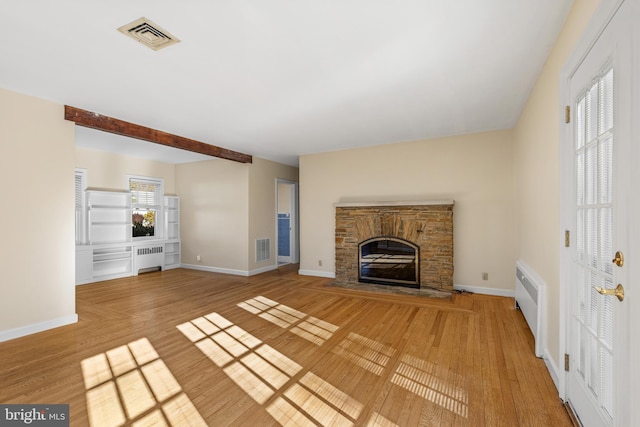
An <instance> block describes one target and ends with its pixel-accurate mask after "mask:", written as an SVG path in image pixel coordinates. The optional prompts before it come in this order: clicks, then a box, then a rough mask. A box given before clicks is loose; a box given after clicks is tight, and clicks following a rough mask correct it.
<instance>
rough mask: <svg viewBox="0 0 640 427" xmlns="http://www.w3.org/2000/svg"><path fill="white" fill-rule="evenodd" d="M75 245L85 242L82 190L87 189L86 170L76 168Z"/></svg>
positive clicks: (84, 210)
mask: <svg viewBox="0 0 640 427" xmlns="http://www.w3.org/2000/svg"><path fill="white" fill-rule="evenodd" d="M75 187H76V245H81V244H83V243H86V231H85V230H86V229H87V227H86V215H85V212H86V209H85V197H84V194H85V193H84V191H85V190H86V189H87V170H86V169H80V168H76V174H75Z"/></svg>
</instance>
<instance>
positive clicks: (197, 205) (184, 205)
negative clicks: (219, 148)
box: [176, 159, 251, 273]
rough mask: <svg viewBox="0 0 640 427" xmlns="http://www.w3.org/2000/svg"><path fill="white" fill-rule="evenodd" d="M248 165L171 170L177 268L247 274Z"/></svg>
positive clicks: (223, 162) (214, 163) (199, 165)
mask: <svg viewBox="0 0 640 427" xmlns="http://www.w3.org/2000/svg"><path fill="white" fill-rule="evenodd" d="M250 166H251V165H248V164H242V163H237V162H232V161H228V160H222V159H220V160H217V159H216V160H206V161H203V162H196V163H186V164H181V165H176V193H177V194H178V195H179V196H180V233H181V239H182V263H183V264H188V265H193V266H198V267H203V268H206V267H211V268H218V269H221V270H230V272H236V273H239V272H244V271H247V269H248V268H249V263H248V260H247V253H248V248H247V242H248V230H249V173H248V168H249V167H250ZM197 255H200V257H201V260H200V261H197V259H196V257H197Z"/></svg>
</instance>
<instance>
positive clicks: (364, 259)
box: [358, 237, 420, 288]
mask: <svg viewBox="0 0 640 427" xmlns="http://www.w3.org/2000/svg"><path fill="white" fill-rule="evenodd" d="M358 249H359V254H360V255H359V262H358V264H359V274H358V281H359V282H364V283H377V284H384V285H397V286H406V287H410V288H419V287H420V271H419V265H420V264H419V262H418V260H419V259H420V256H419V255H420V248H419V247H418V246H417V245H415V244H413V243H411V242H409V241H406V240H403V239H399V238H396V237H374V238H371V239H367V240H365V241H363V242H361V243H360V244H359V245H358Z"/></svg>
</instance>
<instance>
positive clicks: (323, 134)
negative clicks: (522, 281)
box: [0, 0, 572, 165]
mask: <svg viewBox="0 0 640 427" xmlns="http://www.w3.org/2000/svg"><path fill="white" fill-rule="evenodd" d="M571 4H572V0H482V1H478V0H396V1H389V0H384V1H383V0H350V1H344V0H340V1H337V0H322V1H319V0H315V1H314V0H307V1H291V0H288V1H285V0H266V1H265V0H236V1H221V0H184V1H175V0H136V1H132V0H110V1H95V0H94V1H89V0H85V1H79V0H56V1H51V0H2V13H0V40H2V42H0V87H3V88H6V89H11V90H15V91H17V92H21V93H26V94H31V95H34V96H37V97H40V98H45V99H49V100H53V101H55V102H58V103H61V104H66V105H70V106H73V107H78V108H82V109H85V110H90V111H94V112H97V113H100V114H104V115H107V116H111V117H115V118H118V119H121V120H126V121H129V122H133V123H137V124H140V125H143V126H147V127H151V128H155V129H159V130H163V131H166V132H170V133H174V134H177V135H180V136H183V137H187V138H191V139H195V140H199V141H202V142H205V143H209V144H213V145H217V146H220V147H225V148H229V149H232V150H235V151H240V152H243V153H246V154H251V155H254V156H258V157H262V158H266V159H270V160H275V161H279V162H282V163H286V164H291V165H297V162H298V156H299V155H302V154H309V153H317V152H325V151H333V150H339V149H345V148H352V147H362V146H370V145H379V144H386V143H393V142H401V141H411V140H419V139H424V138H431V137H438V136H447V135H456V134H463V133H471V132H480V131H486V130H495V129H506V128H511V127H513V126H514V125H515V122H516V120H517V118H518V116H519V115H520V113H521V111H522V108H523V106H524V103H525V102H526V100H527V98H528V95H529V93H530V91H531V89H532V87H533V84H534V82H535V80H536V78H537V76H538V74H539V72H540V70H541V68H542V66H543V64H544V61H545V59H546V57H547V55H548V53H549V50H550V48H551V46H552V45H553V43H554V41H555V38H556V36H557V34H558V31H559V29H560V28H561V26H562V24H563V22H564V19H565V17H566V14H567V13H568V10H569V8H570V6H571ZM143 16H144V17H146V18H148V19H150V20H151V21H153V22H154V23H156V24H157V25H159V26H161V27H163V28H164V29H166V30H168V31H169V32H171V33H172V34H174V35H175V36H176V37H178V38H179V39H180V40H181V42H180V43H178V44H176V45H174V46H170V47H167V48H165V49H163V50H160V51H152V50H150V49H148V48H146V47H144V46H142V45H141V44H139V43H137V42H135V41H133V40H131V39H129V38H127V37H126V36H124V35H123V34H121V33H120V32H118V31H117V28H118V27H120V26H122V25H124V24H127V23H129V22H131V21H133V20H135V19H138V18H140V17H143ZM80 139H87V140H86V141H80ZM78 140H79V141H78V145H82V146H90V147H93V148H104V149H113V150H116V148H113V147H111V145H112V142H113V141H116V142H117V144H116V145H120V146H124V147H126V146H127V142H130V141H127V140H128V139H125V138H122V137H113V138H111V137H106V135H99V133H98V132H96V131H88V130H87V131H81V132H79V133H78ZM151 146H153V144H148V143H144V144H142V147H143V148H142V149H141V150H142V151H141V152H140V153H138V154H131V155H143V156H144V155H149V154H150V153H151V151H152V150H151V148H150V147H151ZM160 148H162V147H160ZM168 156H169V159H172V160H170V161H177V160H176V159H177V158H178V156H176V155H175V154H169V155H168ZM165 157H166V156H161V157H160V158H159V159H160V160H161V159H164V160H167V159H166V158H165ZM201 158H206V157H201V156H196V157H195V158H194V159H196V160H199V159H201ZM180 161H192V160H190V159H189V158H188V156H187V160H184V158H183V159H182V160H180Z"/></svg>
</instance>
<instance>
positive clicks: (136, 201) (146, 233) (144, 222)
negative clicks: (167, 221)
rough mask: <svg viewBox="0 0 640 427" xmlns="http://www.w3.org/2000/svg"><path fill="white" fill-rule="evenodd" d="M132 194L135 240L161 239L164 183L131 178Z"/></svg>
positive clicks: (153, 179)
mask: <svg viewBox="0 0 640 427" xmlns="http://www.w3.org/2000/svg"><path fill="white" fill-rule="evenodd" d="M129 191H130V192H131V229H132V237H133V238H134V239H152V238H160V237H162V236H161V234H162V233H161V229H162V228H161V227H160V224H162V199H163V197H164V181H163V180H162V179H158V178H149V177H142V176H129Z"/></svg>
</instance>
